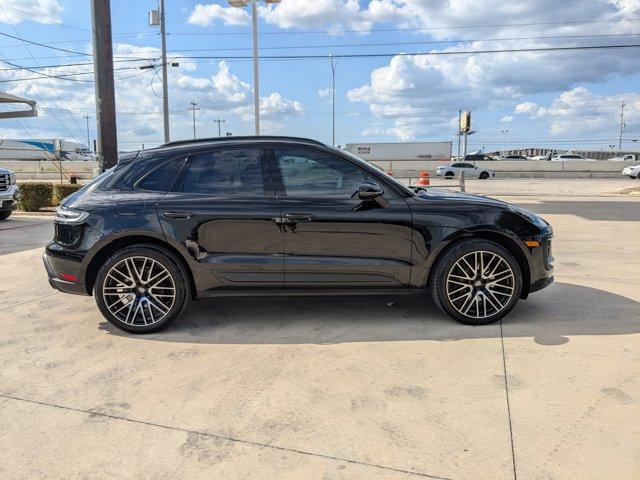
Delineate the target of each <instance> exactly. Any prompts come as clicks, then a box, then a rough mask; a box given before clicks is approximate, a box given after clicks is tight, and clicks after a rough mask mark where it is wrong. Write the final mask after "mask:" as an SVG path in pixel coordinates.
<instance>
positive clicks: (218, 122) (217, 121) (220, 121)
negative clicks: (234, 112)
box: [213, 117, 224, 137]
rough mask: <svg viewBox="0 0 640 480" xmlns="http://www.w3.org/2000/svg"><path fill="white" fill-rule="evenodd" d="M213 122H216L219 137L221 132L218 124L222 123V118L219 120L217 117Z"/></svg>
mask: <svg viewBox="0 0 640 480" xmlns="http://www.w3.org/2000/svg"><path fill="white" fill-rule="evenodd" d="M213 122H214V123H217V124H218V137H221V136H222V132H221V131H220V124H221V123H224V120H220V117H218V119H217V120H214V121H213Z"/></svg>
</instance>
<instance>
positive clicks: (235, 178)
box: [178, 148, 265, 195]
mask: <svg viewBox="0 0 640 480" xmlns="http://www.w3.org/2000/svg"><path fill="white" fill-rule="evenodd" d="M178 191H181V192H186V193H199V194H207V195H230V194H243V195H264V193H265V192H264V180H263V176H262V168H261V166H260V150H259V149H257V148H230V149H223V150H215V151H213V152H206V153H198V154H195V155H194V156H193V157H192V158H191V160H190V162H189V166H188V167H187V171H186V172H185V174H184V176H183V179H182V182H181V185H180V186H179V188H178Z"/></svg>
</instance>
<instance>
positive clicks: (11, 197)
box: [0, 167, 20, 220]
mask: <svg viewBox="0 0 640 480" xmlns="http://www.w3.org/2000/svg"><path fill="white" fill-rule="evenodd" d="M19 195H20V190H19V189H18V185H16V174H15V173H13V172H12V171H11V170H7V169H6V168H2V167H0V220H6V219H7V218H9V216H10V215H11V212H13V211H14V210H15V209H16V206H17V202H18V196H19Z"/></svg>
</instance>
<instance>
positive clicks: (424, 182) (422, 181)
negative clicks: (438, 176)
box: [416, 171, 431, 187]
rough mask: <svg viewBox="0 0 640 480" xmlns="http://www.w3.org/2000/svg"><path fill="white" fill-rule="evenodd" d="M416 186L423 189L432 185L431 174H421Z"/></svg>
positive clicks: (423, 172)
mask: <svg viewBox="0 0 640 480" xmlns="http://www.w3.org/2000/svg"><path fill="white" fill-rule="evenodd" d="M416 185H419V186H421V187H426V186H429V185H431V182H430V181H429V172H425V171H422V172H420V178H419V179H418V181H417V182H416Z"/></svg>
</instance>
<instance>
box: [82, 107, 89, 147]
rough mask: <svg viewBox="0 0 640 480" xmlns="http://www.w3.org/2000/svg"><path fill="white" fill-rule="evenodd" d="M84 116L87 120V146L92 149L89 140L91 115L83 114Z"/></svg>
mask: <svg viewBox="0 0 640 480" xmlns="http://www.w3.org/2000/svg"><path fill="white" fill-rule="evenodd" d="M83 117H84V119H85V120H86V121H87V148H88V149H91V143H90V140H89V115H83Z"/></svg>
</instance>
